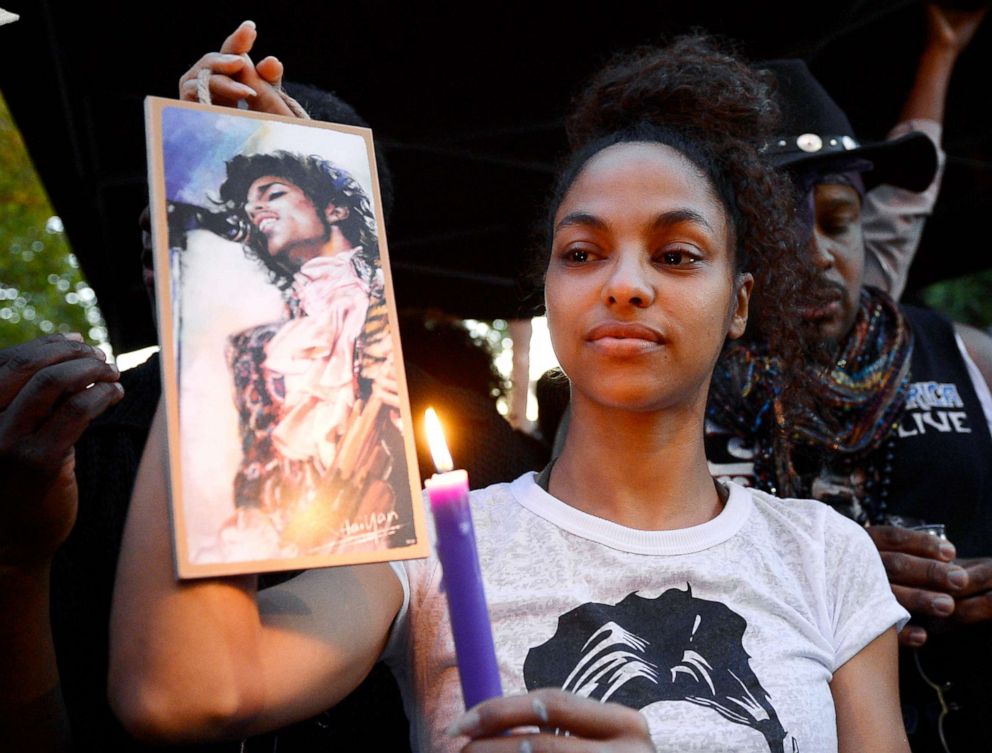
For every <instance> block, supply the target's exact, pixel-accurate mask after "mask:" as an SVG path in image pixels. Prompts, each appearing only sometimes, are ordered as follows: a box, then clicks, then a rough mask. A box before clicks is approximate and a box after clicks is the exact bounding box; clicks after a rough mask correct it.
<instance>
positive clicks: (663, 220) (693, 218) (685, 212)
mask: <svg viewBox="0 0 992 753" xmlns="http://www.w3.org/2000/svg"><path fill="white" fill-rule="evenodd" d="M683 222H691V223H693V224H695V225H702V226H703V227H704V228H706V229H707V230H709V231H710V232H711V233H715V232H716V229H715V228H714V227H713V226H712V225H711V224H710V223H709V222H708V221H707V219H706V218H705V217H703V215H701V214H700V213H699V212H697V211H695V210H694V209H673V210H671V211H669V212H662V213H661V214H659V215H658V216H657V217H655V220H654V227H655V229H658V228H666V227H672V226H673V225H680V224H682V223H683Z"/></svg>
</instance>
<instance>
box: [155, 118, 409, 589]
mask: <svg viewBox="0 0 992 753" xmlns="http://www.w3.org/2000/svg"><path fill="white" fill-rule="evenodd" d="M147 123H148V142H149V166H150V174H151V195H152V208H153V231H154V238H155V254H156V277H157V297H158V311H159V323H160V329H161V335H162V337H161V340H162V344H163V369H164V380H163V381H164V384H165V385H166V401H167V408H168V411H167V413H168V419H169V444H170V466H171V468H170V476H171V491H172V519H173V523H174V525H173V530H174V535H175V551H176V562H177V569H178V571H179V574H180V576H182V577H190V576H194V577H195V576H201V575H221V574H231V573H239V572H259V571H264V570H276V569H298V568H304V567H315V566H323V565H331V564H346V563H347V564H350V563H356V562H369V561H378V560H384V559H404V558H410V557H418V556H423V555H424V554H426V547H427V540H426V537H425V536H424V535H423V532H422V521H423V511H422V508H421V504H420V499H419V496H420V495H419V478H418V475H417V468H416V463H415V460H414V458H415V455H414V451H413V439H412V429H411V427H412V422H411V418H410V414H409V406H408V401H407V396H406V385H405V380H404V378H403V369H402V360H401V356H400V349H399V340H398V334H397V331H396V328H395V327H394V326H393V322H395V303H394V301H393V297H392V288H391V284H390V276H389V264H388V259H387V257H386V246H385V238H384V235H383V234H382V232H381V227H382V212H381V209H380V207H379V202H378V189H377V185H376V181H375V169H374V155H373V151H372V142H371V134H370V132H369V131H368V130H367V129H361V128H354V127H348V126H331V125H328V124H325V123H315V122H313V121H306V122H305V123H304V122H301V121H299V120H294V119H292V118H283V117H279V116H271V115H259V114H255V113H246V112H243V111H235V110H231V109H229V108H216V107H209V106H204V105H197V104H192V103H185V102H182V103H181V102H174V101H171V100H162V99H155V98H150V99H149V100H148V102H147Z"/></svg>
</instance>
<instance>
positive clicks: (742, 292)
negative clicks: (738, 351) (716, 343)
mask: <svg viewBox="0 0 992 753" xmlns="http://www.w3.org/2000/svg"><path fill="white" fill-rule="evenodd" d="M753 287H754V277H753V276H752V275H751V273H750V272H741V273H740V274H739V275H737V281H736V282H735V283H734V299H733V301H732V305H733V308H732V309H731V312H730V326H729V327H727V337H728V338H730V339H731V340H736V339H737V338H738V337H740V336H741V335H743V334H744V330H745V329H747V314H748V307H749V306H750V303H751V290H752V288H753Z"/></svg>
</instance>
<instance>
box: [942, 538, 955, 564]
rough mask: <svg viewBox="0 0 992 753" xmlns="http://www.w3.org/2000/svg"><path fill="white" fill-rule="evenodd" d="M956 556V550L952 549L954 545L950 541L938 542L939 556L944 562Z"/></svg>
mask: <svg viewBox="0 0 992 753" xmlns="http://www.w3.org/2000/svg"><path fill="white" fill-rule="evenodd" d="M956 554H957V550H956V549H955V548H954V544H952V543H951V542H950V541H942V542H940V556H941V557H943V558H944V559H945V560H952V559H954V555H956Z"/></svg>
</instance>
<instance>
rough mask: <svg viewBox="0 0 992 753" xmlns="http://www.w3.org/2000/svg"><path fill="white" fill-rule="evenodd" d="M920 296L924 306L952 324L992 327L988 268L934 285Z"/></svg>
mask: <svg viewBox="0 0 992 753" xmlns="http://www.w3.org/2000/svg"><path fill="white" fill-rule="evenodd" d="M922 294H923V300H924V301H925V302H926V304H927V305H928V306H931V307H932V308H935V309H937V310H938V311H940V312H941V313H943V314H946V315H947V316H949V317H950V318H951V319H953V320H954V321H956V322H963V323H964V324H970V325H972V326H974V327H978V328H980V329H985V328H986V327H988V326H989V325H992V269H985V270H983V271H981V272H976V273H975V274H971V275H967V276H965V277H958V278H955V279H953V280H944V281H943V282H938V283H934V284H933V285H930V286H929V287H927V288H925V289H924V290H923V291H922Z"/></svg>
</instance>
